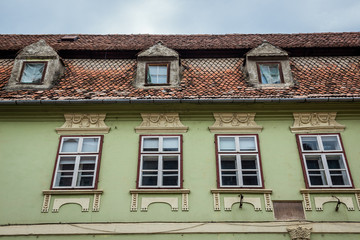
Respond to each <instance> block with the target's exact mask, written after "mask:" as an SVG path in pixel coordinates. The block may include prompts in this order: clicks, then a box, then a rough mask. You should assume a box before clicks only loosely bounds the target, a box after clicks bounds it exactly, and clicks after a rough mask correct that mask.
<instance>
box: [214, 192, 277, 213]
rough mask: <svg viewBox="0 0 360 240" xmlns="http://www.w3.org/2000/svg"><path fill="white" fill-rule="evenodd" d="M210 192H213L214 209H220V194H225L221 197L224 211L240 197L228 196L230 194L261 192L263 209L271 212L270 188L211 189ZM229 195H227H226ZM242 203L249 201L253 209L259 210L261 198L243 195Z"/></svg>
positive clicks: (228, 209) (238, 200)
mask: <svg viewBox="0 0 360 240" xmlns="http://www.w3.org/2000/svg"><path fill="white" fill-rule="evenodd" d="M211 193H212V194H213V201H214V211H221V196H220V195H225V197H224V198H223V203H224V210H225V211H231V208H232V206H233V205H234V204H235V203H239V202H240V197H239V196H237V197H233V196H231V197H230V196H229V195H230V194H232V195H233V194H237V195H239V194H263V195H264V205H265V211H267V212H272V211H273V206H272V202H271V193H272V190H271V189H211ZM226 196H229V197H226ZM242 202H243V203H249V204H252V205H253V206H254V210H255V211H261V198H260V197H255V198H249V197H244V198H243V201H242Z"/></svg>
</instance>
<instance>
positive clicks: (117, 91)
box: [0, 33, 360, 240]
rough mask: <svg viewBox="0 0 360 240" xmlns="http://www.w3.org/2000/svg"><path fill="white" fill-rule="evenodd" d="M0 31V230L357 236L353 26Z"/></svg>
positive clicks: (30, 235)
mask: <svg viewBox="0 0 360 240" xmlns="http://www.w3.org/2000/svg"><path fill="white" fill-rule="evenodd" d="M0 39H1V40H0V42H1V45H0V113H1V114H0V141H1V144H0V184H1V189H2V190H3V194H2V196H1V197H0V236H1V237H2V238H3V239H25V238H26V239H36V238H39V239H66V238H69V237H70V238H71V239H89V238H94V239H119V238H120V239H138V238H142V237H146V238H153V239H169V238H170V239H270V240H271V239H312V240H313V239H315V240H317V239H330V240H331V239H339V238H341V237H343V238H344V239H358V238H359V236H360V230H359V229H360V228H359V226H360V212H359V211H360V188H359V186H360V180H359V178H358V177H357V172H358V171H359V169H360V161H359V158H360V150H359V148H358V147H357V145H358V143H359V141H360V127H359V123H360V71H359V70H360V56H359V54H360V51H359V46H360V34H359V33H316V34H274V35H266V34H265V35H240V34H234V35H106V36H105V35H104V36H102V35H79V36H65V35H0Z"/></svg>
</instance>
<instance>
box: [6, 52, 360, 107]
mask: <svg viewBox="0 0 360 240" xmlns="http://www.w3.org/2000/svg"><path fill="white" fill-rule="evenodd" d="M243 61H244V59H243V58H213V59H210V58H206V59H182V65H183V66H185V68H184V69H185V70H184V72H183V76H182V79H181V84H180V87H177V88H161V89H139V88H135V87H134V86H133V84H132V83H133V79H134V77H135V73H136V60H134V59H128V60H126V59H64V63H65V67H66V73H65V76H64V77H63V78H62V79H60V80H59V81H58V82H57V83H56V84H55V86H54V87H52V88H51V89H49V90H21V91H6V90H3V87H4V86H5V85H6V83H7V81H8V79H9V77H10V74H11V70H12V65H13V62H14V60H8V59H0V101H7V100H69V99H70V100H83V99H84V100H85V99H109V100H111V99H219V98H225V99H226V98H238V99H243V98H288V99H295V98H319V97H360V56H353V57H348V56H344V57H292V58H290V66H291V69H292V74H293V78H294V79H295V81H296V82H297V84H296V85H295V86H293V87H288V88H267V89H258V88H255V87H252V86H250V85H249V84H248V82H247V81H246V79H245V76H244V74H243V72H242V71H241V66H242V64H243Z"/></svg>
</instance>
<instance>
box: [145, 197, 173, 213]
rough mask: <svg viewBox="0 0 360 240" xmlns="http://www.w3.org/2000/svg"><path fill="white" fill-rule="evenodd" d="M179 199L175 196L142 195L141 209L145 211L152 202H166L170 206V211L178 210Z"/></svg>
mask: <svg viewBox="0 0 360 240" xmlns="http://www.w3.org/2000/svg"><path fill="white" fill-rule="evenodd" d="M178 202H179V199H178V198H177V197H142V198H141V211H143V212H147V210H148V207H149V205H150V204H152V203H167V204H169V205H170V206H171V211H177V210H179V203H178Z"/></svg>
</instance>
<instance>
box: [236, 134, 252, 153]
mask: <svg viewBox="0 0 360 240" xmlns="http://www.w3.org/2000/svg"><path fill="white" fill-rule="evenodd" d="M239 142H240V151H256V146H255V138H254V137H240V138H239Z"/></svg>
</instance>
